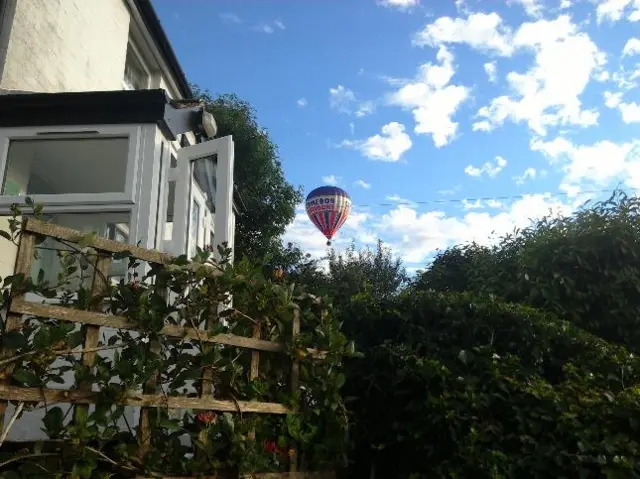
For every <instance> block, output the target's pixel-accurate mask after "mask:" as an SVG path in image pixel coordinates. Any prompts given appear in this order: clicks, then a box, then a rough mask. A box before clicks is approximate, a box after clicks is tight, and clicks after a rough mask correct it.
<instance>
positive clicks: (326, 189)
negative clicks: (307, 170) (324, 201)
mask: <svg viewBox="0 0 640 479" xmlns="http://www.w3.org/2000/svg"><path fill="white" fill-rule="evenodd" d="M327 195H336V196H343V197H345V198H349V199H351V197H350V196H349V194H348V193H347V192H346V191H344V190H343V189H342V188H338V187H337V186H321V187H320V188H316V189H315V190H313V191H312V192H311V193H309V194H308V195H307V200H306V201H309V200H310V199H312V198H314V197H316V196H327Z"/></svg>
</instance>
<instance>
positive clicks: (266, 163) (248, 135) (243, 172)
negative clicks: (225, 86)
mask: <svg viewBox="0 0 640 479" xmlns="http://www.w3.org/2000/svg"><path fill="white" fill-rule="evenodd" d="M194 91H195V93H196V96H197V97H198V98H199V99H200V100H201V101H203V102H204V105H205V109H206V110H207V111H208V112H210V113H211V114H212V115H213V116H214V118H215V120H216V123H217V125H218V136H226V135H233V141H234V144H235V168H234V182H235V186H236V188H237V192H238V194H239V195H240V197H241V199H242V203H243V207H242V212H241V214H240V215H239V216H238V218H237V219H236V236H235V238H236V239H235V250H236V257H238V258H241V257H242V256H247V257H249V258H250V259H252V260H255V261H261V260H262V259H263V258H264V257H265V256H267V255H270V254H274V253H277V252H280V251H281V249H282V247H283V246H282V241H281V237H282V234H283V233H284V231H285V228H286V227H287V225H288V224H289V223H291V221H293V218H294V217H295V208H296V205H298V204H299V203H300V202H301V201H302V192H301V190H300V188H295V187H294V186H293V185H291V184H290V183H289V182H288V181H287V180H286V178H285V177H284V172H283V169H282V164H281V162H280V158H279V156H278V148H277V146H276V145H275V144H274V143H273V141H272V140H271V138H269V134H268V133H267V131H266V129H265V128H262V127H261V126H260V124H259V123H258V119H257V116H256V111H255V110H254V109H253V107H252V106H251V105H250V104H249V103H247V102H246V101H244V100H241V99H240V98H238V97H237V96H236V95H233V94H224V95H220V96H217V97H215V98H214V97H213V96H211V94H210V93H209V92H208V91H206V90H200V89H198V88H197V87H195V88H194Z"/></svg>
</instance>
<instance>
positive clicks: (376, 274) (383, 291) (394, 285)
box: [328, 240, 407, 304]
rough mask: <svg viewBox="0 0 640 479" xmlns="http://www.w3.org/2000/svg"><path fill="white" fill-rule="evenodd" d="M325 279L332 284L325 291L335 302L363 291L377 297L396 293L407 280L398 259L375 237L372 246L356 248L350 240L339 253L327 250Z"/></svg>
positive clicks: (342, 300)
mask: <svg viewBox="0 0 640 479" xmlns="http://www.w3.org/2000/svg"><path fill="white" fill-rule="evenodd" d="M329 279H330V281H331V283H332V284H333V285H334V287H333V291H330V292H328V293H329V295H330V296H331V297H332V298H333V299H334V302H336V303H338V304H347V303H348V302H349V300H350V298H351V297H353V296H355V295H357V294H358V293H362V292H364V291H368V292H370V294H371V295H372V296H373V297H374V298H376V299H378V300H386V299H389V298H391V297H393V296H394V295H396V294H397V293H398V292H399V291H400V289H401V288H402V286H404V285H405V283H406V281H407V274H406V271H405V269H404V267H403V265H402V260H400V259H399V258H395V257H394V256H393V253H392V251H391V249H390V248H388V247H386V246H384V244H383V243H382V241H380V240H378V244H377V245H376V249H375V250H371V249H368V248H366V249H361V250H357V249H356V247H355V244H352V245H351V246H350V247H349V248H348V249H347V250H346V251H345V252H344V253H343V254H339V253H337V252H336V251H335V250H332V251H331V252H330V253H329Z"/></svg>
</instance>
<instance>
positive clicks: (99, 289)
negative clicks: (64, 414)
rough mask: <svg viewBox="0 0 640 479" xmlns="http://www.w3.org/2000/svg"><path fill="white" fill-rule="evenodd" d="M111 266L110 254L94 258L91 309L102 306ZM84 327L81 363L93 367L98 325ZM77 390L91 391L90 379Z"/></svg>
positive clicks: (77, 409)
mask: <svg viewBox="0 0 640 479" xmlns="http://www.w3.org/2000/svg"><path fill="white" fill-rule="evenodd" d="M110 266H111V256H104V255H99V256H98V258H97V259H96V262H95V264H94V269H93V279H92V281H91V307H90V309H91V310H93V311H99V310H100V309H101V307H102V301H101V298H102V297H103V296H104V294H105V292H106V291H107V288H108V287H109V283H108V280H107V276H108V275H109V268H110ZM83 327H84V328H85V334H84V344H83V346H82V349H84V350H87V352H85V353H82V364H83V365H84V366H85V367H86V368H89V369H91V368H93V363H94V362H95V360H96V354H97V352H96V351H95V349H96V348H97V347H98V341H99V339H100V326H94V325H91V324H87V325H83ZM77 387H78V390H79V391H85V392H89V391H91V381H83V382H81V383H79V384H78V386H77ZM87 410H88V406H87V405H82V404H81V405H78V406H76V407H75V410H74V419H75V420H78V417H79V415H80V413H81V412H84V413H85V415H86V413H87V412H88V411H87Z"/></svg>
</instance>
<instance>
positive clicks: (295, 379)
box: [289, 308, 300, 473]
mask: <svg viewBox="0 0 640 479" xmlns="http://www.w3.org/2000/svg"><path fill="white" fill-rule="evenodd" d="M299 334H300V308H296V309H295V311H294V312H293V323H292V324H291V339H292V344H295V343H296V339H297V337H298V335H299ZM299 391H300V361H298V359H297V358H296V359H294V360H293V363H292V364H291V393H292V394H293V397H296V396H297V395H298V393H299ZM295 408H296V410H297V409H298V407H297V404H296V407H295ZM294 446H295V444H294ZM296 450H297V448H296ZM297 471H298V456H297V455H294V456H293V457H291V458H289V472H292V473H294V472H297Z"/></svg>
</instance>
